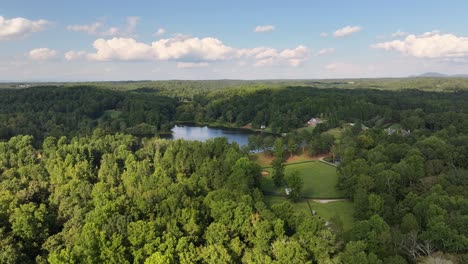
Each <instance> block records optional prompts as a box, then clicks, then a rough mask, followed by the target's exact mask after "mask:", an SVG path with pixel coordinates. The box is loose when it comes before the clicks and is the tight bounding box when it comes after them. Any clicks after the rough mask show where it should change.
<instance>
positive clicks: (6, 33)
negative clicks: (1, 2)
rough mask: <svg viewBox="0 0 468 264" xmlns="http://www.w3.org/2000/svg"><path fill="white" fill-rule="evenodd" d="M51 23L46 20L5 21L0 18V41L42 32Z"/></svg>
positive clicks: (13, 19) (17, 18)
mask: <svg viewBox="0 0 468 264" xmlns="http://www.w3.org/2000/svg"><path fill="white" fill-rule="evenodd" d="M50 24H51V23H50V22H49V21H47V20H44V19H40V20H29V19H26V18H22V17H16V18H12V19H6V18H4V17H3V16H0V40H9V39H14V38H21V37H24V36H26V35H28V34H30V33H34V32H38V31H41V30H43V29H44V28H45V27H47V26H48V25H50Z"/></svg>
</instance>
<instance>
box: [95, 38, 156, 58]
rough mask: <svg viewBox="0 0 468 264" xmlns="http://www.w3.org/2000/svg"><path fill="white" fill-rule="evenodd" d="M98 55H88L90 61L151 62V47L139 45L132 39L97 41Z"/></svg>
mask: <svg viewBox="0 0 468 264" xmlns="http://www.w3.org/2000/svg"><path fill="white" fill-rule="evenodd" d="M93 47H94V48H95V49H96V53H92V54H88V58H89V59H90V60H97V61H110V60H124V61H125V60H149V59H151V58H152V50H151V46H149V45H146V44H144V43H139V42H137V41H136V40H134V39H132V38H113V39H109V40H105V39H97V40H96V41H94V43H93Z"/></svg>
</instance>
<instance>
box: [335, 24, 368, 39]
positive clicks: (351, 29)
mask: <svg viewBox="0 0 468 264" xmlns="http://www.w3.org/2000/svg"><path fill="white" fill-rule="evenodd" d="M361 30H362V28H361V27H359V26H346V27H344V28H340V29H338V30H336V31H335V32H334V33H333V36H334V37H335V38H342V37H347V36H351V35H352V34H354V33H356V32H359V31H361Z"/></svg>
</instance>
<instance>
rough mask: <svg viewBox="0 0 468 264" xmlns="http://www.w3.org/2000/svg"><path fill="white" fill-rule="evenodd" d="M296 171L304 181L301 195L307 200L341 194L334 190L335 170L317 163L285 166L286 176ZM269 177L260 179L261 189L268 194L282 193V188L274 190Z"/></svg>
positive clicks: (335, 196) (336, 180)
mask: <svg viewBox="0 0 468 264" xmlns="http://www.w3.org/2000/svg"><path fill="white" fill-rule="evenodd" d="M294 170H297V171H299V173H300V176H301V177H302V179H303V180H304V187H303V189H302V195H303V196H305V197H308V198H339V197H342V194H341V193H340V192H339V191H338V190H337V189H336V184H337V182H338V174H337V173H336V168H335V167H333V166H330V165H326V164H323V163H322V162H319V161H310V162H303V163H295V164H289V165H286V168H285V172H286V175H288V174H289V173H291V172H292V171H294ZM266 171H269V172H270V175H268V176H263V177H262V189H263V190H265V191H268V192H278V193H283V192H284V188H276V187H275V186H274V184H273V179H272V178H271V169H266Z"/></svg>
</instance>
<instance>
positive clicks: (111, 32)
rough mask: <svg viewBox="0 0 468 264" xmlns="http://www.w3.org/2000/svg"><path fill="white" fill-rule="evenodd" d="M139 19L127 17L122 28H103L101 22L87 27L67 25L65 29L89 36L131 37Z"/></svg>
mask: <svg viewBox="0 0 468 264" xmlns="http://www.w3.org/2000/svg"><path fill="white" fill-rule="evenodd" d="M139 19H140V18H139V17H136V16H130V17H127V23H126V25H125V26H124V27H109V28H107V29H106V28H105V27H104V24H103V23H102V22H95V23H93V24H89V25H69V26H67V29H68V30H70V31H76V32H85V33H87V34H89V35H99V36H111V37H114V36H120V37H126V36H132V35H133V34H134V32H135V29H136V27H137V24H138V20H139Z"/></svg>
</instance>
